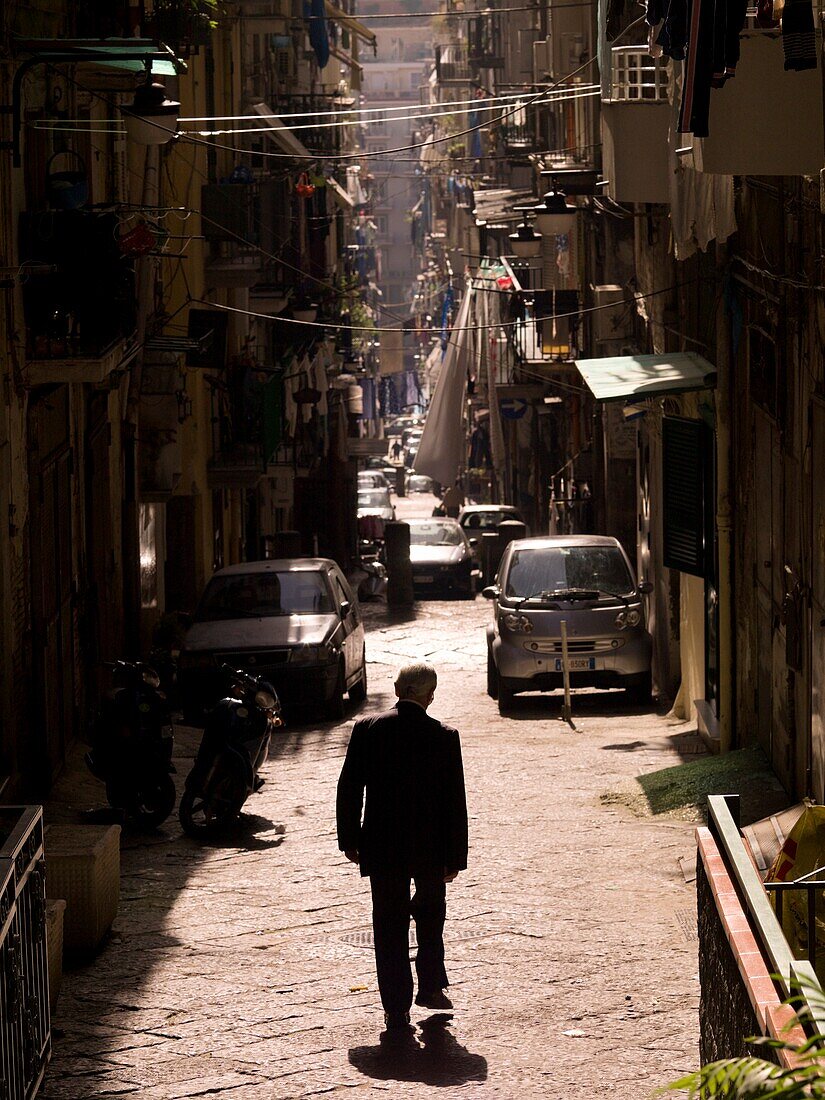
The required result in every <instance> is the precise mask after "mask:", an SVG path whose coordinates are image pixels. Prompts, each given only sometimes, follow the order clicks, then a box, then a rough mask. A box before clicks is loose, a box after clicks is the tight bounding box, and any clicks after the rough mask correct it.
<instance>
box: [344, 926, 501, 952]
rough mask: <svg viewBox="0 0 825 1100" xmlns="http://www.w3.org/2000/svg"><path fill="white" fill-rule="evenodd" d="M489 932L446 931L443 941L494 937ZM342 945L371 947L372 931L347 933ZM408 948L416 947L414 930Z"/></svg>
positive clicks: (412, 929)
mask: <svg viewBox="0 0 825 1100" xmlns="http://www.w3.org/2000/svg"><path fill="white" fill-rule="evenodd" d="M494 934H495V933H491V932H479V931H478V930H477V929H474V928H462V929H458V930H456V931H446V932H445V933H444V939H445V941H446V942H447V943H454V942H455V941H456V940H475V939H479V938H480V937H481V936H485V935H487V936H489V935H494ZM341 939H342V941H343V942H344V943H349V944H351V945H352V946H353V947H372V946H373V939H372V929H371V928H370V929H365V930H364V931H362V932H347V933H346V935H344V936H341ZM410 947H418V940H417V939H416V935H415V929H414V928H411V929H410Z"/></svg>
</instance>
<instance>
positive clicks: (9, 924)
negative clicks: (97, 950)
mask: <svg viewBox="0 0 825 1100" xmlns="http://www.w3.org/2000/svg"><path fill="white" fill-rule="evenodd" d="M50 1055H51V1020H50V1016H49V975H48V963H47V954H46V873H45V862H44V858H43V810H42V808H41V807H40V806H3V807H0V1096H1V1097H2V1098H3V1100H32V1097H34V1096H35V1095H36V1093H37V1090H38V1088H39V1087H40V1082H41V1080H42V1079H43V1073H44V1072H45V1069H46V1064H47V1062H48V1060H49V1057H50Z"/></svg>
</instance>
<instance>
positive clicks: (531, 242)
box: [508, 222, 541, 260]
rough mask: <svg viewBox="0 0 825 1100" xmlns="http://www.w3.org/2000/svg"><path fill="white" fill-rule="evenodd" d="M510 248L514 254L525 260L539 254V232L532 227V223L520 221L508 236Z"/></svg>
mask: <svg viewBox="0 0 825 1100" xmlns="http://www.w3.org/2000/svg"><path fill="white" fill-rule="evenodd" d="M508 240H509V241H510V248H511V250H512V253H513V255H514V256H518V258H519V259H522V260H526V259H530V258H532V257H535V256H540V255H541V234H540V233H537V232H536V231H535V229H533V227H532V225H528V223H527V222H522V223H521V225H519V227H518V228H517V229H516V231H515V233H511V234H510V235H509V237H508Z"/></svg>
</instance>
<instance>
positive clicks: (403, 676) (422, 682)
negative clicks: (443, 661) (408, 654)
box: [395, 661, 438, 699]
mask: <svg viewBox="0 0 825 1100" xmlns="http://www.w3.org/2000/svg"><path fill="white" fill-rule="evenodd" d="M437 683H438V675H437V673H436V671H435V669H434V668H433V666H432V665H428V664H427V662H426V661H414V662H413V663H412V664H409V665H404V666H403V667H402V668H401V669H399V672H398V675H397V676H396V678H395V688H396V691H397V693H398V697H399V699H406V698H407V696H409V695H418V696H421V697H423V696H425V695H429V694H430V692H431V691H435V686H436V684H437Z"/></svg>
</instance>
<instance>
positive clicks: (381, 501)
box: [358, 488, 395, 520]
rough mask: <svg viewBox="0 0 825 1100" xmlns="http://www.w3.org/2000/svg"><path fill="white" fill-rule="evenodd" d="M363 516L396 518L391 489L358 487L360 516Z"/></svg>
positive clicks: (386, 518)
mask: <svg viewBox="0 0 825 1100" xmlns="http://www.w3.org/2000/svg"><path fill="white" fill-rule="evenodd" d="M363 516H379V517H380V518H381V519H383V520H390V519H395V508H393V506H392V501H391V500H390V492H389V489H361V488H359V489H358V518H359V519H361V518H362V517H363Z"/></svg>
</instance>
